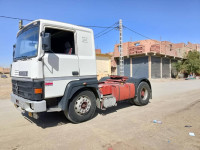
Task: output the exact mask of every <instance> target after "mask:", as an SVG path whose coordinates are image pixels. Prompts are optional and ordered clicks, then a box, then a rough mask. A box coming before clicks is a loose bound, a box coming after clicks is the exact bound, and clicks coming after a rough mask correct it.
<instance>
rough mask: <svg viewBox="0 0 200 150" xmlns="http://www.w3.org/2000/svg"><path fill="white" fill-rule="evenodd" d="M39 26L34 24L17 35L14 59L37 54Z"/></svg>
mask: <svg viewBox="0 0 200 150" xmlns="http://www.w3.org/2000/svg"><path fill="white" fill-rule="evenodd" d="M38 39H39V27H38V26H34V27H32V28H29V29H28V30H26V31H24V32H22V33H21V34H20V35H19V36H18V37H17V43H16V49H15V51H14V60H18V59H26V58H30V57H35V56H37V49H38Z"/></svg>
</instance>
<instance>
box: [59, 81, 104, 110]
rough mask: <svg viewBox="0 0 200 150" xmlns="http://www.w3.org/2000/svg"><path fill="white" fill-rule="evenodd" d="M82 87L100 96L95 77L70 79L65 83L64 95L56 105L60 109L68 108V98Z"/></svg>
mask: <svg viewBox="0 0 200 150" xmlns="http://www.w3.org/2000/svg"><path fill="white" fill-rule="evenodd" d="M82 89H90V90H92V91H93V92H94V94H95V96H96V97H99V96H100V95H99V92H98V80H97V79H96V78H88V79H80V80H76V81H71V82H69V83H68V84H67V86H66V89H65V93H64V96H63V97H62V99H61V100H60V102H59V104H58V107H59V108H61V109H62V110H67V109H68V107H67V106H68V104H69V102H70V99H71V98H72V97H73V95H74V94H75V93H76V92H78V91H80V90H82Z"/></svg>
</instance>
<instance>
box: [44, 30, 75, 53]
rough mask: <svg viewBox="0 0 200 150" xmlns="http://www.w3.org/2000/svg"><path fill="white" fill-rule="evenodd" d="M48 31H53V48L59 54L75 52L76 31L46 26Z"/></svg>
mask: <svg viewBox="0 0 200 150" xmlns="http://www.w3.org/2000/svg"><path fill="white" fill-rule="evenodd" d="M45 32H46V33H51V50H52V51H53V52H54V53H58V54H67V55H74V54H75V46H74V32H70V31H64V30H59V29H52V28H46V29H45Z"/></svg>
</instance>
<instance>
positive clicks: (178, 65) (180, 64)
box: [172, 60, 184, 78]
mask: <svg viewBox="0 0 200 150" xmlns="http://www.w3.org/2000/svg"><path fill="white" fill-rule="evenodd" d="M172 66H173V68H174V69H175V70H176V71H177V73H176V78H178V74H179V73H181V72H182V71H183V70H184V67H183V61H181V60H178V61H177V62H174V63H172Z"/></svg>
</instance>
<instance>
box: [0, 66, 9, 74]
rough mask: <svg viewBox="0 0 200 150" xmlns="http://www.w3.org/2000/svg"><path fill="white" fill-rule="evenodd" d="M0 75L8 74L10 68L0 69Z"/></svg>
mask: <svg viewBox="0 0 200 150" xmlns="http://www.w3.org/2000/svg"><path fill="white" fill-rule="evenodd" d="M0 73H2V74H4V73H5V74H9V73H10V68H3V67H0Z"/></svg>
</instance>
